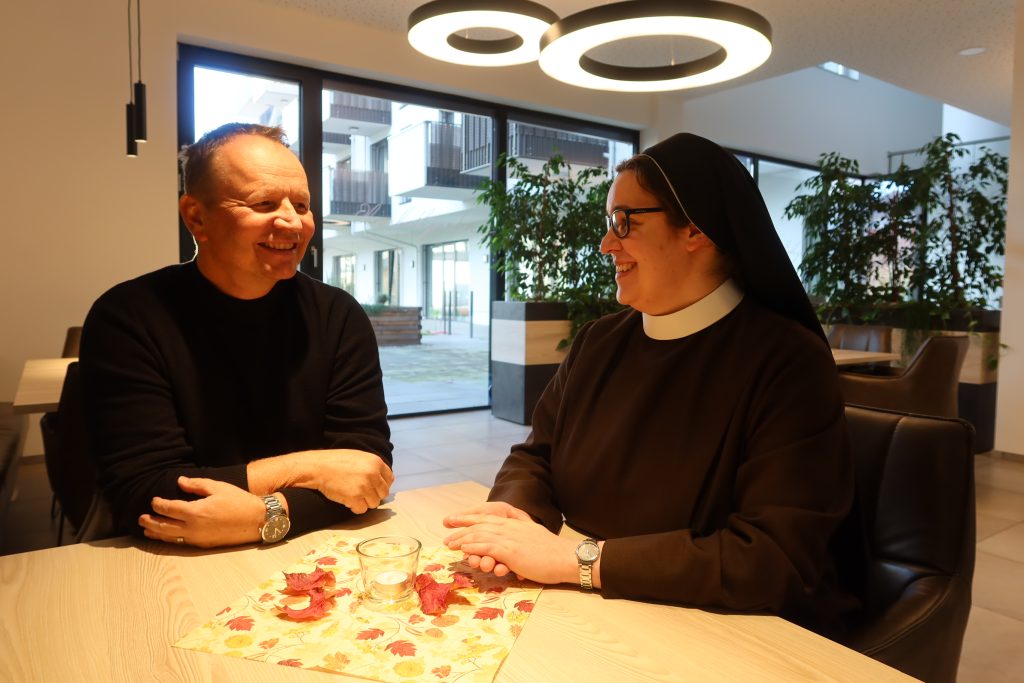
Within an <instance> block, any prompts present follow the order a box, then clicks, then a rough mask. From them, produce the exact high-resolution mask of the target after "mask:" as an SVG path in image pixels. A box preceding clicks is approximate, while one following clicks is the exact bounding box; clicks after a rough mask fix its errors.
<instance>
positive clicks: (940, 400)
mask: <svg viewBox="0 0 1024 683" xmlns="http://www.w3.org/2000/svg"><path fill="white" fill-rule="evenodd" d="M968 346H970V339H969V338H968V337H967V335H955V336H954V335H948V336H947V335H944V336H935V337H929V338H928V339H927V340H925V342H924V344H922V345H921V348H919V349H918V351H917V353H916V354H915V355H914V357H913V358H912V359H911V361H910V363H908V364H907V368H906V370H904V371H903V372H902V373H900V374H896V375H863V374H860V373H855V372H841V373H839V386H840V389H841V390H842V393H843V399H844V400H845V401H846V402H847V403H854V404H857V405H865V406H871V407H873V408H884V409H887V410H898V411H903V412H908V413H919V414H922V415H939V416H943V417H956V416H957V413H958V408H957V397H958V386H959V383H960V368H961V367H962V366H963V364H964V357H965V356H966V355H967V347H968Z"/></svg>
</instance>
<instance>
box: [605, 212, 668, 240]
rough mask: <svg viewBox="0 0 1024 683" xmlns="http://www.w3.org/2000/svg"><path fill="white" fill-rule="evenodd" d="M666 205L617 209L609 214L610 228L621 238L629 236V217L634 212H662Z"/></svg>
mask: <svg viewBox="0 0 1024 683" xmlns="http://www.w3.org/2000/svg"><path fill="white" fill-rule="evenodd" d="M664 210H665V209H664V207H661V206H650V207H647V208H642V209H615V210H614V211H612V212H611V213H610V214H608V229H609V230H611V231H612V232H613V233H615V236H616V237H618V238H619V239H620V240H621V239H625V238H626V237H629V230H630V227H631V226H630V224H629V217H630V216H632V215H633V214H634V213H660V212H662V211H664Z"/></svg>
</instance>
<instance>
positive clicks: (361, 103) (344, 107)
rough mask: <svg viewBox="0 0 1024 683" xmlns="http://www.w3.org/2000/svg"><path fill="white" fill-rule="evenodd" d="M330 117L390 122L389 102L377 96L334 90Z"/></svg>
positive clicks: (368, 121)
mask: <svg viewBox="0 0 1024 683" xmlns="http://www.w3.org/2000/svg"><path fill="white" fill-rule="evenodd" d="M332 99H333V101H332V102H331V117H332V118H336V119H348V120H352V121H366V122H367V123H383V124H388V125H390V124H391V102H390V101H388V100H382V99H380V98H377V97H368V96H366V95H353V94H351V93H347V92H338V91H335V92H334V94H333V98H332Z"/></svg>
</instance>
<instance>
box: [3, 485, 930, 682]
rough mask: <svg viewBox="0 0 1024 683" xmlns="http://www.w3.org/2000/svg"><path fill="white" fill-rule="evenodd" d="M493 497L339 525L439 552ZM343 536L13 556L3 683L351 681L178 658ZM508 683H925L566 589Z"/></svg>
mask: <svg viewBox="0 0 1024 683" xmlns="http://www.w3.org/2000/svg"><path fill="white" fill-rule="evenodd" d="M486 494H487V489H486V488H484V487H483V486H480V485H479V484H475V483H472V482H463V483H460V484H449V485H446V486H436V487H432V488H426V489H418V490H413V491H403V492H400V493H398V494H396V495H395V497H394V499H393V500H392V501H390V502H388V503H387V504H385V505H384V506H382V507H381V508H380V509H378V510H375V511H370V512H369V513H368V514H366V515H363V516H361V517H359V518H357V519H356V520H353V521H352V522H350V523H348V524H346V525H344V526H343V527H339V528H341V529H344V531H345V533H348V534H352V535H358V536H374V535H380V534H406V535H412V536H415V537H417V538H419V539H420V540H422V541H423V543H424V544H425V545H432V544H439V543H440V540H441V538H442V537H443V536H444V535H445V534H446V530H445V529H444V528H443V527H442V525H441V519H442V517H443V516H444V514H446V513H448V512H451V511H454V510H460V509H463V508H465V507H467V506H469V505H475V504H478V503H480V502H482V501H483V500H484V499H485V497H486ZM336 531H337V530H334V531H332V530H325V531H317V532H312V533H308V534H305V535H302V536H298V537H296V538H291V539H287V540H286V541H284V542H282V543H279V544H277V545H273V546H242V547H238V548H232V549H226V550H217V551H203V550H197V549H193V548H187V547H178V546H171V545H166V544H163V543H157V542H153V541H145V540H133V539H128V538H120V539H110V540H107V541H102V542H94V543H88V544H78V545H72V546H64V547H61V548H52V549H48V550H39V551H35V552H30V553H22V554H18V555H8V556H5V557H0V649H2V650H3V652H4V655H3V657H0V680H3V681H145V680H155V679H162V680H189V681H246V682H249V681H307V682H308V681H324V682H325V683H327V682H329V681H330V682H334V683H337V681H339V680H353V679H351V678H348V677H345V676H341V677H340V678H339V676H336V675H332V674H325V673H318V672H314V671H309V670H304V669H292V668H290V667H285V666H273V665H270V664H265V663H262V662H253V661H246V660H240V659H233V658H231V657H224V656H220V655H212V654H204V653H200V652H194V651H192V650H181V649H177V648H175V647H172V643H174V642H175V641H177V640H178V638H180V637H181V636H183V635H184V634H186V633H188V632H190V631H191V630H192V629H194V628H196V627H197V626H200V625H201V624H204V623H206V622H207V621H208V620H209V619H210V618H212V617H213V616H214V615H215V614H216V613H217V612H219V611H220V610H221V609H223V608H224V607H225V606H227V605H228V604H230V603H231V602H232V601H233V600H235V599H236V598H238V597H239V596H241V595H243V594H244V593H246V592H247V591H249V590H250V589H252V587H253V586H255V585H257V584H258V583H260V582H261V581H263V580H265V579H267V578H268V577H270V576H272V575H274V574H275V573H276V572H279V571H281V570H282V569H283V568H285V567H287V566H289V565H290V564H292V563H293V562H295V561H297V560H298V559H300V558H301V557H302V556H304V555H305V554H306V553H307V552H308V551H309V550H311V549H313V548H315V547H317V546H319V545H321V544H323V543H324V542H325V541H326V540H327V539H328V538H329V537H330V536H331V535H332V534H333V533H336ZM565 533H566V534H573V535H575V534H574V532H571V531H569V530H567V531H566V532H565ZM338 645H339V648H344V647H345V645H344V643H339V644H338ZM358 680H363V679H358ZM495 680H496V681H497V682H498V683H501V682H506V681H507V682H521V683H544V682H546V681H587V682H588V683H599V682H604V681H608V682H611V681H614V682H615V683H621V682H622V681H640V680H643V681H725V680H731V681H737V680H744V681H758V682H759V683H765V682H768V681H778V682H780V683H791V682H792V681H807V680H828V681H851V682H852V681H855V682H857V683H862V682H863V681H872V682H873V683H881V682H883V681H910V680H913V679H911V678H908V677H907V676H904V675H903V674H902V673H900V672H898V671H896V670H895V669H891V668H889V667H887V666H885V665H883V664H881V663H879V662H876V661H875V660H873V659H869V658H868V657H865V656H864V655H861V654H859V653H857V652H854V651H852V650H849V649H847V648H845V647H842V646H840V645H837V644H836V643H833V642H831V641H829V640H826V639H824V638H822V637H820V636H817V635H815V634H813V633H811V632H809V631H806V630H804V629H802V628H800V627H798V626H795V625H793V624H791V623H789V622H787V621H784V620H783V619H779V618H777V617H768V616H749V615H728V614H716V613H712V612H706V611H703V610H699V609H690V608H684V607H671V606H667V605H654V604H646V603H640V602H632V601H629V600H605V599H604V598H602V597H601V596H600V595H599V594H597V593H586V592H583V591H581V590H579V589H577V588H574V587H572V586H562V587H552V588H546V589H545V590H544V592H543V593H541V596H540V598H539V600H538V601H537V604H536V606H535V608H534V610H533V612H532V614H531V616H530V619H529V621H527V622H526V625H525V628H524V629H523V632H522V634H521V635H520V636H519V639H518V640H517V641H516V644H515V646H514V647H513V648H512V651H511V653H510V654H509V656H508V658H507V659H506V660H505V662H504V664H503V665H502V667H501V670H500V671H499V672H498V675H497V678H496V679H495Z"/></svg>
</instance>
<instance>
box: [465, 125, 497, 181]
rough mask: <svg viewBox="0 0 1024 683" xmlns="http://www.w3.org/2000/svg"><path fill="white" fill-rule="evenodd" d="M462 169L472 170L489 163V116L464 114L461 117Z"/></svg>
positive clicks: (490, 132)
mask: <svg viewBox="0 0 1024 683" xmlns="http://www.w3.org/2000/svg"><path fill="white" fill-rule="evenodd" d="M462 120H463V123H462V170H463V171H473V170H476V169H478V168H483V167H484V166H487V165H488V164H490V163H491V156H492V154H493V153H492V151H491V137H492V130H493V126H492V124H491V117H489V116H477V115H476V114H464V115H463V117H462Z"/></svg>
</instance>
